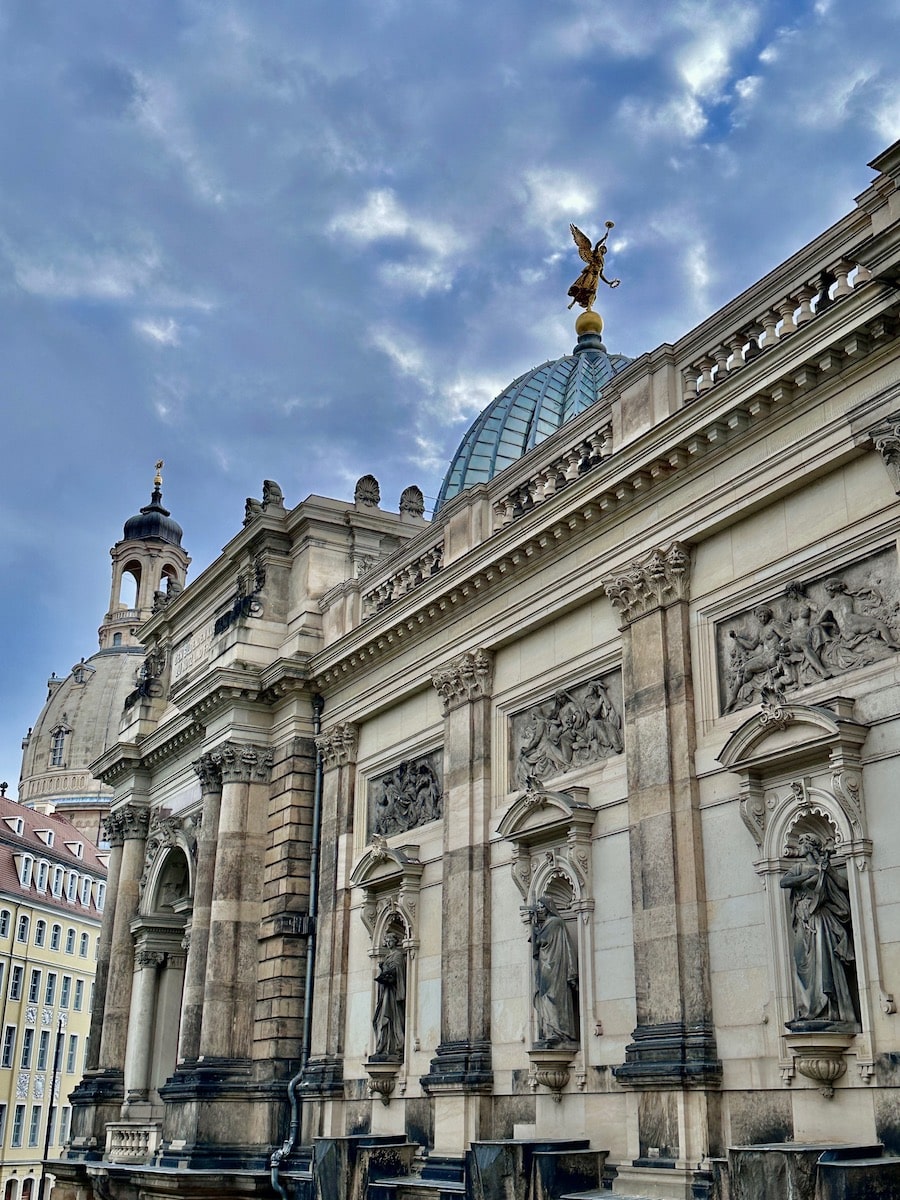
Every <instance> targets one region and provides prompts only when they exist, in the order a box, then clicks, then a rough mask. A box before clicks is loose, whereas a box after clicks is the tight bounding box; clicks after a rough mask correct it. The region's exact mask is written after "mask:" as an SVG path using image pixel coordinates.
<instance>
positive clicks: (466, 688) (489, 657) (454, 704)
mask: <svg viewBox="0 0 900 1200" xmlns="http://www.w3.org/2000/svg"><path fill="white" fill-rule="evenodd" d="M431 682H432V683H433V684H434V686H435V688H437V691H438V694H439V695H440V697H441V701H442V703H443V705H444V712H445V714H446V713H448V712H450V711H451V709H454V708H459V706H460V705H461V704H467V703H469V702H470V701H472V700H482V699H485V698H487V697H489V696H490V695H491V691H492V689H493V686H494V656H493V654H492V653H491V651H490V650H482V649H478V650H467V651H466V653H465V654H463V655H461V656H460V657H459V658H456V659H454V660H453V661H452V662H449V663H447V665H446V666H444V667H440V668H439V669H438V670H437V671H432V673H431Z"/></svg>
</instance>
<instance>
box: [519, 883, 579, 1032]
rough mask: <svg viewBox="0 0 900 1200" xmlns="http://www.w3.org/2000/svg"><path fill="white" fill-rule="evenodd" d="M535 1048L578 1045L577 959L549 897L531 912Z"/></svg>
mask: <svg viewBox="0 0 900 1200" xmlns="http://www.w3.org/2000/svg"><path fill="white" fill-rule="evenodd" d="M530 941H531V957H532V961H533V965H534V1011H535V1015H536V1017H537V1045H538V1046H546V1047H551V1046H558V1045H560V1044H561V1043H567V1042H577V1041H578V1001H577V997H578V959H577V956H576V953H575V947H574V946H573V944H572V937H571V934H570V933H569V929H568V926H567V925H566V922H565V919H564V918H563V917H561V916H560V914H559V910H558V909H557V907H556V905H555V904H554V902H553V901H552V900H551V899H550V897H549V896H547V895H544V896H541V898H540V900H538V902H537V904H536V905H535V906H534V908H533V909H532V910H531V938H530Z"/></svg>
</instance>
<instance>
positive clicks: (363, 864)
mask: <svg viewBox="0 0 900 1200" xmlns="http://www.w3.org/2000/svg"><path fill="white" fill-rule="evenodd" d="M423 870H424V866H423V864H422V863H421V862H420V861H419V847H418V846H389V845H388V843H387V839H386V838H383V837H377V836H376V837H374V838H373V839H372V844H371V846H369V848H368V849H367V850H366V852H365V854H364V855H363V856H362V858H361V859H360V860H359V862H358V863H357V864H356V866H355V867H354V868H353V871H352V872H351V875H350V882H351V883H352V884H353V886H354V887H364V888H378V887H379V885H381V886H383V887H387V886H393V885H394V884H396V883H398V882H400V881H401V880H404V879H413V878H415V879H420V878H421V876H422V871H423Z"/></svg>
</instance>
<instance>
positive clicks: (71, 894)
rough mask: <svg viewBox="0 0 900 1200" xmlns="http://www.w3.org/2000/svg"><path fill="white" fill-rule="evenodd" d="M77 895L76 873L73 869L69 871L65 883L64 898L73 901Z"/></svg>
mask: <svg viewBox="0 0 900 1200" xmlns="http://www.w3.org/2000/svg"><path fill="white" fill-rule="evenodd" d="M77 895H78V874H77V872H75V871H70V872H69V882H68V884H67V885H66V899H67V900H71V901H74V900H75V897H76V896H77Z"/></svg>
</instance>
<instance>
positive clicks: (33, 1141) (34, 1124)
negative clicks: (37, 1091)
mask: <svg viewBox="0 0 900 1200" xmlns="http://www.w3.org/2000/svg"><path fill="white" fill-rule="evenodd" d="M40 1132H41V1106H40V1105H39V1104H32V1106H31V1120H30V1121H29V1123H28V1145H29V1146H36V1145H37V1144H38V1137H39V1136H40Z"/></svg>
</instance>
